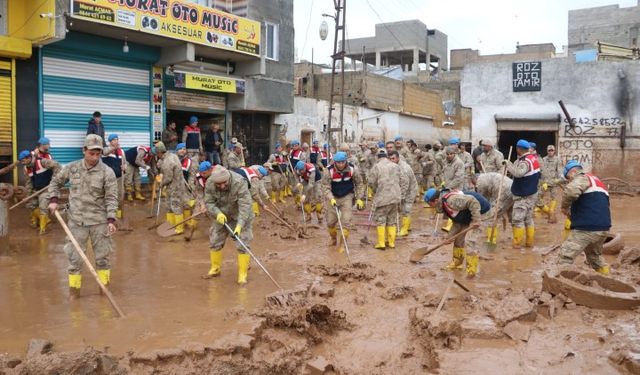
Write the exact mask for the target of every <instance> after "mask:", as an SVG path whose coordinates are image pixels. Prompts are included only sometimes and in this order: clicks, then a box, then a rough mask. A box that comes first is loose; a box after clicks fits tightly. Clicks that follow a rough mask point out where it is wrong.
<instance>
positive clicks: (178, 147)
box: [176, 143, 187, 151]
mask: <svg viewBox="0 0 640 375" xmlns="http://www.w3.org/2000/svg"><path fill="white" fill-rule="evenodd" d="M183 148H187V144H186V143H178V145H177V146H176V151H178V150H180V149H183Z"/></svg>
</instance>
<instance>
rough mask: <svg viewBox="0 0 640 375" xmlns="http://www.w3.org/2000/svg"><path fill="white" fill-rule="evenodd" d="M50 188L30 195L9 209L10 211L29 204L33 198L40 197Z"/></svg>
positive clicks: (46, 187)
mask: <svg viewBox="0 0 640 375" xmlns="http://www.w3.org/2000/svg"><path fill="white" fill-rule="evenodd" d="M48 188H49V185H47V186H45V187H43V188H42V189H40V190H38V191H36V192H35V193H33V194H31V195H29V196H28V197H26V198H24V199H23V200H21V201H20V202H18V203H16V204H14V205H13V206H11V207H9V210H13V209H14V208H16V207H18V206H20V205H22V204H23V203H25V202H28V201H29V200H31V199H32V198H35V197H37V196H38V195H40V194H42V193H44V191H45V190H47V189H48Z"/></svg>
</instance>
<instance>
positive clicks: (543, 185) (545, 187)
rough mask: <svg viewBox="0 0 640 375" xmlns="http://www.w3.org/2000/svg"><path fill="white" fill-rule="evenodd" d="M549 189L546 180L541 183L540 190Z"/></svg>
mask: <svg viewBox="0 0 640 375" xmlns="http://www.w3.org/2000/svg"><path fill="white" fill-rule="evenodd" d="M547 190H549V185H548V184H547V183H546V182H543V183H542V191H547Z"/></svg>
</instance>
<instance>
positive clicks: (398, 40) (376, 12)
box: [366, 0, 404, 49]
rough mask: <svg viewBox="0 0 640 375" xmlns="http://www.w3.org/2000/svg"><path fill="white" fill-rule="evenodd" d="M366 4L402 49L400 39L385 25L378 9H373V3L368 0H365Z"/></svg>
mask: <svg viewBox="0 0 640 375" xmlns="http://www.w3.org/2000/svg"><path fill="white" fill-rule="evenodd" d="M366 2H367V5H369V8H371V10H372V11H373V13H375V15H376V17H378V19H379V20H380V22H381V23H382V26H384V28H385V29H387V31H388V32H389V34H391V36H392V37H393V39H395V40H396V42H398V44H399V45H400V48H402V49H404V45H402V42H401V41H400V39H398V37H397V36H396V34H394V33H393V31H391V29H389V26H387V24H386V23H385V22H384V21H383V20H382V17H380V14H378V11H376V10H375V8H374V7H373V5H371V3H370V2H369V0H366Z"/></svg>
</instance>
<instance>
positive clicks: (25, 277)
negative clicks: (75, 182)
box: [0, 197, 640, 374]
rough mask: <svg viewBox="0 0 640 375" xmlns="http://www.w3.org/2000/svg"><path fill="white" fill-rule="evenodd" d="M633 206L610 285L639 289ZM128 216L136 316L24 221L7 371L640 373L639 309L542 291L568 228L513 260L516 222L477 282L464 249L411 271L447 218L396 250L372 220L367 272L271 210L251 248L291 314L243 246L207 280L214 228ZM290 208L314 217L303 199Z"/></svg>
mask: <svg viewBox="0 0 640 375" xmlns="http://www.w3.org/2000/svg"><path fill="white" fill-rule="evenodd" d="M630 205H631V206H633V205H640V199H637V198H628V197H624V198H622V197H615V198H613V199H612V206H613V210H612V212H613V217H614V228H613V229H612V232H622V233H623V235H624V237H625V242H626V248H625V249H624V250H623V251H622V252H621V253H620V255H619V256H606V260H607V261H608V262H609V263H610V264H611V265H612V273H611V277H613V278H616V279H619V280H621V281H624V282H626V283H628V284H630V285H633V286H634V287H636V288H637V287H640V251H638V249H637V248H635V246H638V240H640V231H638V229H637V219H636V218H635V216H634V215H633V212H631V211H630V210H628V209H627V208H628V207H629V206H630ZM127 208H128V210H127V211H126V213H127V214H128V216H129V218H130V221H131V224H132V226H133V227H134V228H135V230H134V231H133V232H128V233H124V232H122V233H118V234H116V235H115V236H114V238H113V239H114V244H115V246H114V253H113V255H112V257H111V261H112V284H111V286H110V290H111V291H112V293H113V295H114V297H115V298H116V300H117V301H118V303H119V305H120V307H121V308H122V309H123V310H124V312H125V313H126V317H125V318H117V316H116V313H115V312H114V311H113V310H112V308H111V306H110V304H109V302H108V300H107V299H106V297H105V296H103V295H101V294H100V292H99V290H98V287H97V285H96V284H95V281H93V280H92V278H91V275H90V274H89V272H88V271H87V270H84V272H83V286H82V296H81V298H79V299H76V300H72V301H70V300H69V299H68V289H67V272H66V267H67V262H66V256H65V254H64V251H63V244H64V236H63V234H62V230H61V228H60V226H59V225H53V226H51V227H50V231H49V233H48V234H46V235H43V236H38V235H37V233H36V232H35V230H32V229H30V228H28V226H27V225H25V223H27V222H28V218H27V215H26V213H25V211H23V210H18V211H19V212H17V213H16V214H15V215H13V212H12V215H13V216H12V217H11V228H12V231H11V234H10V237H9V241H6V240H5V241H4V242H3V243H2V244H0V301H2V308H0V374H2V373H7V374H30V373H32V374H35V373H38V374H59V373H79V374H90V373H98V374H107V373H109V374H111V373H115V374H118V373H121V374H125V373H141V374H151V373H154V374H203V373H229V374H235V373H256V374H280V373H281V374H285V373H286V374H289V373H297V374H305V373H311V374H316V373H323V372H324V373H341V374H362V373H370V374H388V373H403V374H405V373H406V374H409V373H430V372H431V373H442V374H447V373H456V374H476V373H510V374H531V373H535V374H540V373H544V374H570V373H571V374H583V373H589V374H612V373H640V362H639V357H640V335H639V334H638V332H639V330H640V314H639V313H638V312H639V311H637V310H636V311H633V310H621V311H614V310H597V309H590V308H587V307H584V306H580V305H577V304H575V303H573V302H572V301H570V300H568V299H567V298H566V297H565V298H563V296H552V295H550V294H548V293H546V292H543V291H542V290H541V289H542V288H541V284H542V277H541V275H542V272H543V270H544V268H545V267H546V266H547V265H550V264H552V263H554V262H555V258H556V256H557V250H555V251H551V252H549V250H550V249H552V247H551V246H552V245H555V244H557V243H559V242H560V241H561V231H562V222H560V223H558V224H553V225H551V224H546V220H544V219H543V218H538V219H537V220H536V223H537V231H536V247H534V248H533V249H524V250H522V251H520V250H512V249H511V247H510V238H511V235H510V233H509V232H510V230H509V228H507V230H501V231H500V244H499V246H498V248H497V249H495V250H493V251H487V250H486V249H485V248H484V245H483V244H482V243H481V242H479V243H478V244H476V246H477V248H478V249H479V250H480V254H481V260H480V273H479V274H478V275H477V276H476V278H474V279H467V278H466V277H465V276H464V273H463V272H459V271H458V272H454V273H451V272H446V271H443V270H442V268H443V267H444V266H445V265H446V264H447V263H448V261H449V260H450V256H451V245H448V246H444V247H442V248H441V249H439V250H437V251H435V252H434V253H432V254H430V255H428V256H427V257H426V258H425V259H424V261H423V263H420V264H412V263H410V262H409V261H408V258H409V255H410V253H411V252H412V251H413V250H414V249H416V248H418V247H421V246H425V245H432V244H434V243H436V242H437V241H439V240H441V239H443V237H439V238H434V237H432V236H431V233H432V232H433V227H434V221H433V220H431V219H430V217H429V216H430V214H428V213H427V211H426V210H425V209H423V208H422V207H421V204H416V205H414V213H413V218H414V220H413V230H412V232H411V234H410V235H409V237H408V238H404V239H398V240H397V241H396V248H395V249H393V250H391V249H388V250H386V251H384V252H383V251H378V250H375V249H373V246H372V245H365V244H362V243H361V241H360V239H361V238H363V237H365V236H367V237H368V238H369V239H373V238H374V236H375V233H374V232H375V228H373V229H372V230H371V231H370V232H369V233H368V235H367V234H366V226H357V230H355V231H352V236H351V238H350V240H349V243H350V251H351V259H352V261H353V263H352V264H349V263H348V262H347V258H346V256H345V254H338V253H337V252H336V251H335V249H332V248H329V247H328V246H326V243H327V242H328V235H327V233H326V230H325V229H324V227H323V226H318V225H311V226H309V228H308V230H307V231H308V232H307V234H308V235H309V236H310V237H311V238H308V239H306V238H298V239H290V238H287V236H286V234H287V233H288V231H289V230H288V229H287V228H286V227H285V226H284V225H281V224H278V222H277V221H276V220H275V219H273V218H271V217H269V216H268V215H264V214H263V215H262V216H261V217H259V218H258V219H257V220H256V221H255V224H254V240H253V242H252V250H253V251H254V252H255V253H256V255H257V256H258V257H260V259H261V260H262V262H263V264H264V265H265V266H266V267H267V268H268V269H269V271H270V272H271V274H272V275H273V277H274V278H275V279H276V280H277V281H278V282H279V283H280V284H281V285H282V286H283V288H284V289H286V290H294V289H295V290H296V291H297V294H296V295H295V298H293V297H292V298H291V299H290V300H286V299H281V300H278V301H281V302H282V304H280V305H278V304H273V303H269V300H267V301H265V296H267V295H271V294H273V293H276V294H277V293H279V291H278V289H277V288H276V287H275V286H274V285H273V283H271V281H270V280H269V278H268V277H267V276H266V275H265V274H264V273H263V272H262V271H261V270H260V268H259V267H258V265H257V264H255V263H253V264H252V267H251V270H250V271H249V283H248V284H247V286H245V287H238V286H237V285H236V282H235V281H236V276H237V264H236V251H235V246H234V244H233V242H232V241H230V240H229V241H228V242H227V244H226V246H225V248H224V250H223V251H224V260H223V265H222V275H221V276H220V277H217V278H214V279H210V280H203V279H202V278H201V275H203V274H205V273H206V272H207V270H208V268H209V256H208V238H207V236H208V226H209V222H208V219H206V218H202V219H200V220H199V227H198V230H197V231H196V232H195V234H194V236H193V239H192V240H191V241H190V242H185V241H184V240H183V239H182V237H173V238H170V239H161V238H159V237H157V235H156V234H155V231H153V230H152V231H148V230H147V229H146V228H147V227H148V226H149V225H151V224H152V223H153V220H152V219H147V218H146V216H147V214H148V212H149V205H148V203H147V204H140V203H136V204H135V205H132V206H127ZM285 211H286V212H285V215H286V216H287V217H288V218H289V219H290V221H292V222H299V221H300V213H299V211H295V210H294V208H293V203H288V206H287V209H286V210H285ZM354 220H355V221H356V222H360V221H364V220H366V217H364V216H363V217H360V216H356V217H355V218H354ZM312 224H317V223H316V222H315V218H314V220H313V221H312ZM500 229H502V228H500ZM282 237H285V238H282ZM89 253H91V251H89ZM547 253H548V254H547ZM583 263H584V256H580V257H578V258H577V259H576V269H577V270H580V271H582V272H592V271H590V270H589V269H588V267H587V266H586V265H584V264H583ZM453 277H455V278H456V280H458V281H460V282H461V283H462V284H463V286H465V287H467V288H468V289H469V290H470V291H469V292H466V291H464V290H463V289H462V288H460V287H458V286H457V285H455V284H452V278H453ZM445 294H446V298H444V299H443V295H445ZM32 339H43V340H44V342H50V343H51V344H52V347H48V346H46V345H45V346H42V345H40V344H42V342H39V341H32ZM39 345H40V346H39ZM28 349H29V354H27V351H28Z"/></svg>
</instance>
